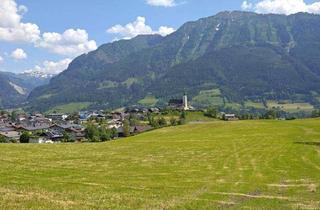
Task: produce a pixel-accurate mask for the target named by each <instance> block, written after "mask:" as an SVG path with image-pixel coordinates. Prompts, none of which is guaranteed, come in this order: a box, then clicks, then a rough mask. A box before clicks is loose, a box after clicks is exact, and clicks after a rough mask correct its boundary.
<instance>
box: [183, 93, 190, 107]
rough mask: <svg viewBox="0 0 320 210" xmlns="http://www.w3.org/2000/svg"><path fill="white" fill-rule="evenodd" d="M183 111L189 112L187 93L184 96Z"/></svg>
mask: <svg viewBox="0 0 320 210" xmlns="http://www.w3.org/2000/svg"><path fill="white" fill-rule="evenodd" d="M183 109H184V110H189V106H188V96H187V94H186V93H184V95H183Z"/></svg>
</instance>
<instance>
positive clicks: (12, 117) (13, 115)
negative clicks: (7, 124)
mask: <svg viewBox="0 0 320 210" xmlns="http://www.w3.org/2000/svg"><path fill="white" fill-rule="evenodd" d="M17 116H18V114H17V111H12V112H11V121H12V122H15V121H16V120H17Z"/></svg>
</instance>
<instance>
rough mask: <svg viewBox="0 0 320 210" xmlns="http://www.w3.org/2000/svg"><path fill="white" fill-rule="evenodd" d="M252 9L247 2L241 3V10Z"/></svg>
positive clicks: (250, 4)
mask: <svg viewBox="0 0 320 210" xmlns="http://www.w3.org/2000/svg"><path fill="white" fill-rule="evenodd" d="M252 7H253V4H252V3H250V2H248V1H244V2H242V5H241V9H243V10H250V9H252Z"/></svg>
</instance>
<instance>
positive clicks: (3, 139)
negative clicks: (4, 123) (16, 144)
mask: <svg viewBox="0 0 320 210" xmlns="http://www.w3.org/2000/svg"><path fill="white" fill-rule="evenodd" d="M0 143H7V139H6V138H5V137H4V136H1V135H0Z"/></svg>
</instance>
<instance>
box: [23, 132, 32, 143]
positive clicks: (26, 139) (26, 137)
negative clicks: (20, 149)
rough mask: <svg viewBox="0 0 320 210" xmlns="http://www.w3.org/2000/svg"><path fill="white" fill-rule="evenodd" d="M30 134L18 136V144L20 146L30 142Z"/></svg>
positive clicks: (24, 133)
mask: <svg viewBox="0 0 320 210" xmlns="http://www.w3.org/2000/svg"><path fill="white" fill-rule="evenodd" d="M30 137H31V135H30V133H28V132H23V133H22V135H21V136H20V143H22V144H27V143H29V141H30Z"/></svg>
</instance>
